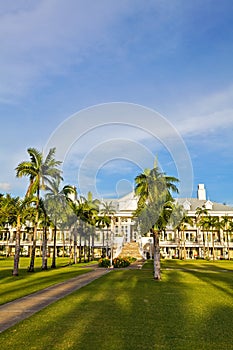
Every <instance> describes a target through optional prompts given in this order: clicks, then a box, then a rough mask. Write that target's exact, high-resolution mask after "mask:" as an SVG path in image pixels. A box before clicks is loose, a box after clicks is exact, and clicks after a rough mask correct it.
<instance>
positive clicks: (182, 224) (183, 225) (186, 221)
mask: <svg viewBox="0 0 233 350" xmlns="http://www.w3.org/2000/svg"><path fill="white" fill-rule="evenodd" d="M190 225H193V220H192V218H191V217H190V216H188V215H187V213H184V214H183V217H182V218H181V220H180V221H179V222H178V224H177V226H176V228H177V229H178V231H179V232H180V233H181V241H182V242H183V252H184V254H182V246H180V248H181V252H180V251H179V259H180V258H181V259H182V258H183V259H184V260H186V257H187V252H186V246H185V230H186V229H187V228H188V226H190Z"/></svg>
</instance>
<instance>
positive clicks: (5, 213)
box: [0, 194, 33, 276]
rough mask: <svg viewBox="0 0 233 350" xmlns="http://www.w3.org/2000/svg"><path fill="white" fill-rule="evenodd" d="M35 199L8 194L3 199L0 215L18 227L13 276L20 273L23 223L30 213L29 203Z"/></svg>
mask: <svg viewBox="0 0 233 350" xmlns="http://www.w3.org/2000/svg"><path fill="white" fill-rule="evenodd" d="M32 201H33V199H32V198H30V197H27V198H25V199H24V200H22V199H20V198H19V197H11V196H10V195H9V194H7V195H6V196H5V197H3V198H2V200H1V207H0V216H1V218H3V220H5V222H8V223H9V224H10V225H11V226H13V227H16V234H15V254H14V267H13V271H12V275H13V276H18V275H19V259H20V239H21V228H22V223H23V222H25V219H26V218H27V216H28V215H29V214H30V212H29V210H28V205H29V204H30V203H31V202H32Z"/></svg>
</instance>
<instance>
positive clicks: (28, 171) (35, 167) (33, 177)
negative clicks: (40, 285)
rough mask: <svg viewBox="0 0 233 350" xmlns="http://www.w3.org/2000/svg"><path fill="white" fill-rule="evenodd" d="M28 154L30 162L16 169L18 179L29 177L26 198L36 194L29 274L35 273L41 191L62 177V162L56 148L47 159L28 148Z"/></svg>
mask: <svg viewBox="0 0 233 350" xmlns="http://www.w3.org/2000/svg"><path fill="white" fill-rule="evenodd" d="M27 151H28V154H29V156H30V161H23V162H21V163H19V164H18V166H17V167H16V176H17V177H23V176H26V177H29V186H28V189H27V192H26V197H28V196H31V195H33V194H36V198H37V200H36V217H35V224H34V231H33V246H32V252H31V260H30V266H29V268H28V271H29V272H34V261H35V251H36V237H37V227H38V220H39V201H40V191H41V190H45V188H46V184H47V183H49V182H50V181H51V179H55V178H59V179H62V177H61V170H60V169H59V166H60V164H61V162H60V161H57V160H55V148H51V149H50V150H49V152H48V155H47V156H46V157H45V159H44V156H43V153H42V152H40V151H38V150H37V149H35V148H28V150H27Z"/></svg>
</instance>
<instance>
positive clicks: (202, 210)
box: [196, 205, 209, 258]
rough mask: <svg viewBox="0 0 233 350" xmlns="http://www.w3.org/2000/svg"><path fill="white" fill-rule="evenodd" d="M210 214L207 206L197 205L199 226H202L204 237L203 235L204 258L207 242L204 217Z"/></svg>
mask: <svg viewBox="0 0 233 350" xmlns="http://www.w3.org/2000/svg"><path fill="white" fill-rule="evenodd" d="M208 214H209V212H208V209H206V207H205V206H204V205H203V206H202V207H197V208H196V220H197V226H198V227H200V228H201V231H202V237H203V246H204V258H206V244H205V233H204V227H205V220H204V218H205V216H207V215H208ZM207 242H208V241H207Z"/></svg>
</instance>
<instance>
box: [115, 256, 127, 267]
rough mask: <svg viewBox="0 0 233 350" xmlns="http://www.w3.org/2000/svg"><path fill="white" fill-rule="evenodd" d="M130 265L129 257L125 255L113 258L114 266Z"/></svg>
mask: <svg viewBox="0 0 233 350" xmlns="http://www.w3.org/2000/svg"><path fill="white" fill-rule="evenodd" d="M129 265H130V259H129V258H128V257H127V258H126V257H125V258H115V259H114V260H113V266H114V267H115V268H118V267H127V266H129Z"/></svg>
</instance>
